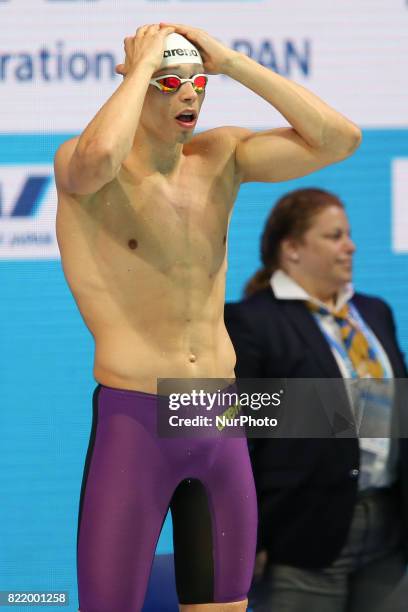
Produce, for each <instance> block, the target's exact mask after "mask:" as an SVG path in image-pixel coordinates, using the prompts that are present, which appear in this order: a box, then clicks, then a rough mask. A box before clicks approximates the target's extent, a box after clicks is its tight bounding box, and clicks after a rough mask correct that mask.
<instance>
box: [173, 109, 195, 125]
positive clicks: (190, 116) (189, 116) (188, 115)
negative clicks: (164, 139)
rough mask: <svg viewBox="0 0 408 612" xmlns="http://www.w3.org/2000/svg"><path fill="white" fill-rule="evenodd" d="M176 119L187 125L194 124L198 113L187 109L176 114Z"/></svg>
mask: <svg viewBox="0 0 408 612" xmlns="http://www.w3.org/2000/svg"><path fill="white" fill-rule="evenodd" d="M176 120H177V121H178V122H179V123H182V124H183V125H186V126H191V125H194V124H195V122H196V120H197V113H196V112H195V111H193V110H191V111H190V110H185V111H183V112H182V113H179V114H178V115H177V116H176Z"/></svg>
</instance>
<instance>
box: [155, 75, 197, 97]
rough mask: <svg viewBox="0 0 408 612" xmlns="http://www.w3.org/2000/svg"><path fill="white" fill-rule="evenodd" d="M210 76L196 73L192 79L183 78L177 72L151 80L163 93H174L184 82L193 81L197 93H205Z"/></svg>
mask: <svg viewBox="0 0 408 612" xmlns="http://www.w3.org/2000/svg"><path fill="white" fill-rule="evenodd" d="M207 81H208V77H207V75H206V74H195V75H194V76H193V77H192V78H191V79H181V78H180V77H179V76H177V75H176V74H163V75H161V76H158V77H155V78H154V79H151V80H150V85H154V86H155V87H157V89H160V91H162V92H163V93H174V92H176V91H178V90H179V89H180V87H181V86H182V85H183V84H184V83H191V85H192V86H193V89H194V91H195V92H196V93H198V94H200V93H203V91H204V90H205V86H206V85H207Z"/></svg>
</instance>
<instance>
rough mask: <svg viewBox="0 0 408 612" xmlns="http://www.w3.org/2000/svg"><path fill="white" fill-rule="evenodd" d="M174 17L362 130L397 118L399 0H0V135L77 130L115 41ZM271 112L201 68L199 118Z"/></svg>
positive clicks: (268, 120) (115, 56)
mask: <svg viewBox="0 0 408 612" xmlns="http://www.w3.org/2000/svg"><path fill="white" fill-rule="evenodd" d="M159 21H175V22H181V23H189V24H191V25H194V26H199V27H201V28H203V29H206V30H208V32H210V33H211V34H212V35H214V36H215V37H217V38H219V39H220V40H221V41H222V42H224V43H225V44H226V45H228V46H230V47H233V48H235V49H238V50H240V51H242V52H244V53H247V54H248V55H251V56H252V57H253V58H254V59H255V60H256V61H259V62H261V63H262V64H264V65H266V66H268V67H269V68H271V69H273V70H276V71H278V72H279V73H280V74H282V75H284V76H287V77H289V78H291V79H294V80H296V81H297V82H299V83H300V84H303V85H305V86H306V87H308V88H310V89H311V90H312V91H313V92H315V93H316V94H318V95H320V96H321V97H322V98H323V99H324V100H326V101H327V102H328V103H330V104H332V105H333V106H334V107H335V108H336V109H337V110H339V111H340V112H342V113H344V114H345V115H346V116H348V117H349V118H351V119H352V120H354V121H355V122H356V123H357V124H358V125H360V126H361V127H381V128H384V127H403V126H407V125H408V112H407V109H408V4H407V3H405V2H403V1H402V0H398V1H396V0H394V1H393V0H357V1H356V0H343V1H341V2H340V1H338V2H334V3H330V4H327V2H326V0H309V1H308V2H304V0H285V2H281V1H279V2H278V1H277V0H265V1H262V0H259V1H257V0H247V1H246V0H242V1H241V2H237V1H233V0H231V1H222V0H219V1H217V0H213V1H211V0H193V1H191V0H190V1H189V0H183V1H176V0H175V1H173V0H162V1H161V2H159V1H157V2H151V1H149V0H144V1H143V0H142V1H141V0H139V1H137V2H136V1H135V0H117V1H112V0H8V1H5V0H0V28H1V30H0V31H1V38H0V94H1V114H0V132H3V133H4V132H5V133H16V132H19V133H22V132H23V133H26V132H44V131H45V132H67V131H68V132H71V131H72V132H79V131H81V130H82V129H83V128H84V127H85V125H86V123H87V122H88V121H89V120H90V119H91V118H92V117H93V115H94V114H95V113H96V111H97V110H98V108H99V107H100V106H101V105H102V104H103V102H104V101H105V100H106V99H107V98H108V97H109V95H110V94H111V93H112V92H113V91H114V90H115V88H116V87H117V86H119V84H120V82H121V77H118V76H114V66H115V64H116V63H119V62H120V61H121V59H122V48H123V39H124V37H125V36H126V35H130V34H132V33H133V32H134V30H135V29H136V28H137V27H138V26H140V25H143V24H145V23H155V22H159ZM282 121H283V120H282V118H281V117H279V116H278V115H277V113H275V112H274V111H272V110H271V108H270V107H269V105H268V104H267V103H266V102H265V101H264V100H262V99H260V98H259V97H258V96H256V95H255V94H254V93H252V92H251V91H248V90H246V89H245V88H244V87H242V86H241V85H240V84H239V83H236V82H234V81H232V80H230V79H228V78H226V77H223V76H215V77H211V81H210V85H209V87H208V94H207V99H206V101H205V104H204V106H203V110H202V116H201V118H200V123H199V125H198V127H199V128H200V129H204V128H209V127H215V126H217V125H223V124H224V125H225V124H233V125H242V126H248V127H252V128H265V127H268V126H276V125H281V124H282Z"/></svg>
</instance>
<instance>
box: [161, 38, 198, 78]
mask: <svg viewBox="0 0 408 612" xmlns="http://www.w3.org/2000/svg"><path fill="white" fill-rule="evenodd" d="M202 63H203V60H202V59H201V55H200V54H199V52H198V49H197V47H195V46H194V45H192V44H191V42H190V41H189V40H187V38H184V36H181V34H176V33H175V32H173V33H172V34H169V35H168V36H166V38H165V41H164V53H163V60H162V63H161V64H160V66H159V68H158V70H161V69H162V68H166V67H167V66H174V65H176V64H202Z"/></svg>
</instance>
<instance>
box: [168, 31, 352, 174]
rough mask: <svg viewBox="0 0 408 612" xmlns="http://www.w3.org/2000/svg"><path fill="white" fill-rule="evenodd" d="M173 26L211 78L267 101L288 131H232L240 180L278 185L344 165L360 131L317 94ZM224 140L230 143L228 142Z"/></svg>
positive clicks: (200, 34) (228, 130)
mask: <svg viewBox="0 0 408 612" xmlns="http://www.w3.org/2000/svg"><path fill="white" fill-rule="evenodd" d="M160 25H161V26H173V27H174V28H175V31H176V34H181V35H182V36H184V37H185V38H187V39H188V40H189V41H190V42H191V43H192V44H193V45H195V46H196V47H197V49H198V50H199V52H200V55H201V57H202V59H203V62H204V69H205V71H206V72H208V73H210V74H219V73H222V74H225V75H227V76H228V77H230V78H231V79H234V80H235V81H237V82H239V83H240V84H241V85H243V86H244V87H247V88H248V89H250V90H251V91H253V92H254V93H255V94H257V95H258V96H260V97H261V98H263V99H264V100H266V102H269V104H271V106H273V107H274V108H275V109H276V110H277V111H278V112H279V113H281V114H282V115H283V117H284V118H285V119H286V121H287V122H288V123H289V127H282V128H273V129H269V130H265V131H259V132H254V131H252V130H249V129H245V128H237V127H229V128H226V129H225V130H224V135H225V136H227V137H228V138H230V139H232V146H233V147H234V149H235V160H236V170H237V175H238V176H240V181H241V182H244V183H245V182H251V181H256V182H271V183H272V182H278V181H287V180H290V179H294V178H298V177H300V176H304V175H305V174H309V173H311V172H314V171H315V170H320V168H323V167H325V166H328V165H329V164H332V163H336V162H338V161H342V160H343V159H345V158H346V157H348V156H349V155H351V154H352V153H353V152H354V151H355V150H356V149H357V148H358V146H359V144H360V141H361V131H360V130H359V128H358V127H357V126H356V125H355V124H354V123H352V122H351V121H349V120H348V119H347V118H346V117H344V116H343V115H341V114H340V113H338V112H337V111H336V110H335V109H333V108H331V107H330V106H329V105H328V104H326V103H325V102H324V101H323V100H321V99H320V98H319V97H318V96H316V95H315V94H313V93H312V92H311V91H309V90H307V89H306V88H305V87H302V86H301V85H298V84H297V83H295V82H294V81H292V80H290V79H287V78H285V77H283V76H282V75H280V74H278V73H276V72H274V71H273V70H270V69H269V68H266V67H265V66H262V65H261V64H259V63H258V62H256V61H254V60H253V59H251V58H250V57H248V56H246V55H245V54H244V53H240V52H238V51H234V50H233V49H228V48H227V47H225V46H224V45H223V44H221V43H220V42H219V41H217V40H216V39H214V38H213V37H212V36H210V35H209V34H208V33H207V32H205V31H204V30H201V29H198V28H193V27H190V26H187V25H182V24H174V23H161V24H160ZM228 138H226V140H228Z"/></svg>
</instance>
